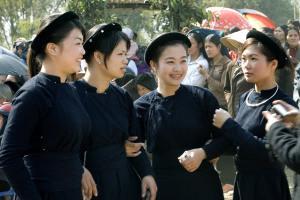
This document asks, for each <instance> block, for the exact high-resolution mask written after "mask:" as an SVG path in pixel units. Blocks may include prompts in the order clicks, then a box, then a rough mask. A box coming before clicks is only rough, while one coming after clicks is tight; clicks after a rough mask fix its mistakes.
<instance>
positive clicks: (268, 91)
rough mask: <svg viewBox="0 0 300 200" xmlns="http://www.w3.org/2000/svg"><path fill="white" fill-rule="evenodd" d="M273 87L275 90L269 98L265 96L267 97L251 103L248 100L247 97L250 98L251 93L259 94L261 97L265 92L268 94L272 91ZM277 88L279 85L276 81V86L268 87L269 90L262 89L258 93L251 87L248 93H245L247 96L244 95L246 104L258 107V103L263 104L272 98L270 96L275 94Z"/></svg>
mask: <svg viewBox="0 0 300 200" xmlns="http://www.w3.org/2000/svg"><path fill="white" fill-rule="evenodd" d="M274 89H275V92H273V93H272V95H271V96H270V97H269V98H267V99H265V100H262V101H261V102H259V103H251V102H249V98H250V96H251V94H259V95H260V96H261V97H262V96H266V95H267V94H269V93H270V92H272V91H273V90H274ZM278 90H279V86H278V84H277V83H276V87H274V88H272V89H269V90H262V91H261V92H260V93H258V92H255V90H254V89H252V90H251V91H250V92H249V93H248V95H247V97H246V100H245V102H246V105H247V106H249V107H258V106H260V105H263V104H265V103H266V102H268V101H269V100H270V99H272V98H273V97H274V96H275V95H276V94H277V92H278Z"/></svg>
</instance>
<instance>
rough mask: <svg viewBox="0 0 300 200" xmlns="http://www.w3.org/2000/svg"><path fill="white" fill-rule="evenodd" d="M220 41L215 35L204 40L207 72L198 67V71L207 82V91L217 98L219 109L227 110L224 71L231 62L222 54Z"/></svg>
mask: <svg viewBox="0 0 300 200" xmlns="http://www.w3.org/2000/svg"><path fill="white" fill-rule="evenodd" d="M220 39H221V38H220V36H219V35H217V34H210V35H208V36H207V37H206V38H205V52H206V54H207V56H208V58H209V70H208V71H207V70H206V69H204V68H203V67H200V68H199V71H200V73H201V74H202V75H203V76H204V77H205V79H206V80H207V85H208V89H209V91H211V92H212V93H213V94H214V95H215V96H216V97H217V99H218V101H219V103H220V106H221V108H224V109H227V102H226V100H225V94H224V83H225V75H226V69H227V67H228V65H229V64H230V63H231V60H230V59H229V58H228V57H227V56H225V55H223V54H222V44H221V40H220Z"/></svg>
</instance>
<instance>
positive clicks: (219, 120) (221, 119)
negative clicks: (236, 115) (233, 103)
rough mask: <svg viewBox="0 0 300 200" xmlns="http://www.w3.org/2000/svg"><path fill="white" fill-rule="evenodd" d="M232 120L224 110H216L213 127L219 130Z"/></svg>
mask: <svg viewBox="0 0 300 200" xmlns="http://www.w3.org/2000/svg"><path fill="white" fill-rule="evenodd" d="M229 118H231V115H230V114H229V113H228V112H227V111H226V110H223V109H222V108H219V109H216V111H215V114H214V119H213V125H214V126H215V127H217V128H221V127H222V126H223V124H224V123H225V121H226V120H227V119H229Z"/></svg>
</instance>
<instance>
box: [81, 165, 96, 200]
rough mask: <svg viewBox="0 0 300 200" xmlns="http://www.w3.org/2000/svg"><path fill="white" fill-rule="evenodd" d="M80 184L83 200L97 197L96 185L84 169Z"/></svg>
mask: <svg viewBox="0 0 300 200" xmlns="http://www.w3.org/2000/svg"><path fill="white" fill-rule="evenodd" d="M81 184H82V189H83V193H84V196H85V199H91V198H92V196H93V195H94V196H98V191H97V186H96V183H95V181H94V179H93V177H92V175H91V174H90V172H89V171H88V170H87V169H84V173H83V175H82V181H81Z"/></svg>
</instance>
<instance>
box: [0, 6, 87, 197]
mask: <svg viewBox="0 0 300 200" xmlns="http://www.w3.org/2000/svg"><path fill="white" fill-rule="evenodd" d="M83 40H84V28H83V26H82V24H81V23H80V21H79V17H78V15H76V14H75V13H73V12H71V11H70V12H66V13H63V14H54V15H50V16H48V17H47V18H45V19H44V20H43V21H42V23H41V26H40V30H39V32H38V34H37V36H36V37H35V39H34V40H33V42H32V46H31V52H30V56H29V57H30V59H29V69H30V73H31V76H32V77H33V76H34V77H33V78H32V79H30V80H29V81H27V82H26V83H25V84H24V85H23V87H22V88H21V89H19V91H18V92H17V93H16V95H15V98H14V99H13V102H12V110H11V112H10V115H9V118H8V122H7V125H6V128H5V131H4V136H3V139H2V145H1V150H0V166H1V169H2V170H3V171H4V172H5V174H6V176H7V178H8V181H9V183H10V185H11V186H12V187H13V189H14V190H15V192H16V195H17V199H18V200H63V199H64V200H65V199H72V200H82V199H83V197H82V190H81V179H82V173H83V168H82V164H81V161H80V156H79V152H80V148H81V145H82V142H83V140H84V138H85V134H86V133H87V131H88V130H89V129H90V120H89V116H88V114H87V113H86V111H85V109H84V107H83V106H82V104H81V102H80V99H79V97H78V94H77V93H76V91H74V89H73V88H72V87H71V86H70V85H69V84H67V83H65V80H66V78H67V76H68V75H69V74H72V73H75V72H76V71H79V69H80V61H81V59H82V57H83V55H84V53H85V51H84V49H83V45H82V44H83Z"/></svg>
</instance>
